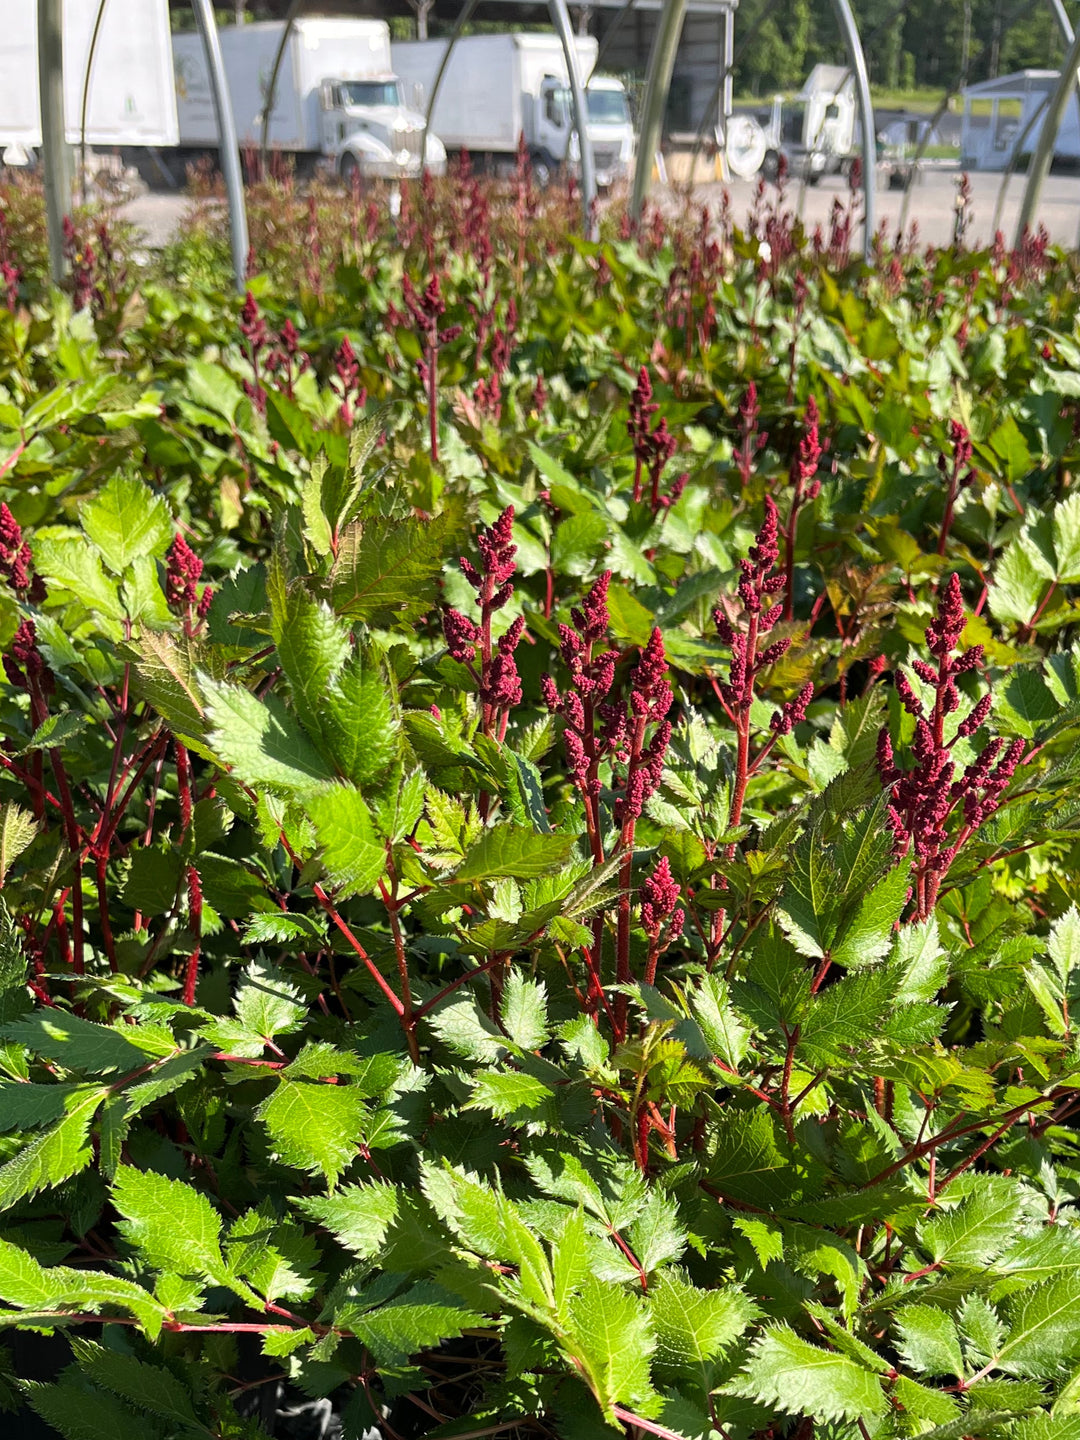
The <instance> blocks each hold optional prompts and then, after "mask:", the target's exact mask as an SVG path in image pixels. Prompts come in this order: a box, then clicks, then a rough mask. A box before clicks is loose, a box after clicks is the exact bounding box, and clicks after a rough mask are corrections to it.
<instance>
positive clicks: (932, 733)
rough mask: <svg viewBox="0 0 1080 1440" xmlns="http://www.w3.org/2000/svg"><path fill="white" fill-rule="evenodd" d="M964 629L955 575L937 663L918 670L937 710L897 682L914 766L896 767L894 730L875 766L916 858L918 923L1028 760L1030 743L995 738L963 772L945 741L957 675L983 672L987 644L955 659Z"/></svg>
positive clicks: (975, 714)
mask: <svg viewBox="0 0 1080 1440" xmlns="http://www.w3.org/2000/svg"><path fill="white" fill-rule="evenodd" d="M964 624H965V616H964V604H963V596H962V593H961V589H960V577H959V576H958V575H956V574H955V573H954V574H953V575H951V576H950V578H949V582H948V584H947V585H946V586H945V588H944V589H943V591H942V593H941V596H940V599H939V601H938V610H937V614H936V616H935V617H934V619H933V620H931V622H930V624H929V625H928V626H927V627H926V645H927V649H928V650H929V651H930V654H931V655H933V656H934V658H935V660H936V662H937V663H936V665H932V664H929V663H928V662H927V661H925V660H921V659H917V660H915V661H913V663H912V669H913V670H914V671H915V673H916V675H918V677H919V679H920V680H922V681H923V682H924V684H926V685H928V686H930V687H932V688H933V690H934V700H933V705H932V707H931V708H930V709H929V710H928V709H927V706H926V705H925V704H924V703H923V701H922V700H920V699H919V697H918V696H917V695H916V694H915V691H914V689H913V688H912V686H911V683H910V682H909V681H908V679H907V677H906V676H905V675H904V674H903V673H902V672H900V671H898V672H897V674H896V678H895V685H896V692H897V695H898V697H899V699H900V703H901V704H902V705H903V707H904V709H905V710H906V711H907V712H908V714H909V715H911V716H912V717H913V719H914V720H915V734H914V737H913V739H912V742H911V757H912V759H913V760H914V764H913V765H912V767H911V768H910V769H902V768H901V767H900V766H899V765H898V764H897V762H896V757H895V754H894V751H893V745H892V738H891V736H890V735H889V730H888V727H887V726H885V727H883V728H882V730H881V733H880V734H879V736H878V745H877V765H878V772H879V774H880V776H881V779H882V783H883V784H885V785H886V786H888V787H889V789H890V790H891V792H892V795H891V803H890V806H889V823H890V825H891V827H892V831H893V835H894V838H895V847H896V852H897V854H898V855H906V854H908V853H911V854H912V855H913V856H914V857H915V862H916V870H915V897H916V912H917V918H926V916H927V915H928V914H929V913H930V912H931V911H932V909H933V904H934V901H935V898H936V895H937V891H938V888H939V886H940V883H941V880H942V878H943V877H944V875H945V873H946V872H947V871H948V869H949V866H950V865H951V864H952V861H953V858H954V857H955V855H956V853H957V851H958V850H959V848H960V846H961V845H962V844H963V842H964V840H965V839H966V838H967V837H968V836H969V835H970V834H972V833H973V832H974V831H975V830H976V829H978V827H979V826H980V825H981V824H983V822H984V821H985V820H987V819H988V818H989V817H990V816H991V815H992V814H993V813H994V811H995V810H996V809H997V808H998V806H999V805H1000V803H1001V797H1002V795H1003V794H1004V792H1005V790H1006V788H1007V787H1008V784H1009V782H1010V780H1011V779H1012V777H1013V775H1014V773H1015V772H1016V768H1017V766H1018V765H1019V764H1020V761H1021V760H1022V759H1023V755H1024V749H1025V747H1024V742H1023V741H1022V740H1020V739H1016V740H1013V741H1012V743H1011V744H1009V745H1008V746H1006V744H1005V741H1004V740H1002V739H1001V738H1000V737H995V738H993V739H991V740H989V741H988V742H987V743H986V744H985V745H984V746H983V748H982V749H981V751H980V752H979V754H978V755H977V756H976V758H975V759H974V760H973V761H971V763H970V764H969V765H967V766H966V767H965V768H964V770H963V771H962V772H961V773H960V774H959V775H957V773H956V771H957V767H956V762H955V760H954V759H953V755H952V745H953V743H954V741H949V742H946V741H945V738H944V724H945V719H946V717H947V716H948V715H951V714H953V713H955V711H956V710H957V709H959V707H960V703H961V697H960V692H959V689H958V687H957V684H956V681H957V678H958V677H959V676H961V675H965V674H968V673H970V672H971V671H973V670H975V669H977V668H979V667H980V666H981V665H982V661H983V649H982V646H981V645H973V646H972V647H971V649H969V650H967V651H965V652H964V653H963V654H956V653H954V652H956V650H957V647H958V645H959V641H960V636H961V633H962V632H963V629H964ZM991 705H992V695H991V694H990V693H987V694H986V695H983V696H982V698H981V699H980V700H979V701H978V702H977V703H976V704H975V706H974V707H973V708H972V710H971V712H970V713H969V714H968V715H967V716H966V718H965V719H964V720H963V721H961V723H960V725H959V726H958V727H957V730H956V738H969V737H970V736H972V735H974V734H976V732H977V731H978V730H980V729H981V728H982V726H983V724H984V723H985V721H986V720H987V718H988V716H989V714H990V709H991ZM957 814H958V815H959V817H960V820H959V825H958V827H956V833H955V834H950V824H949V822H950V818H951V817H952V816H953V815H957Z"/></svg>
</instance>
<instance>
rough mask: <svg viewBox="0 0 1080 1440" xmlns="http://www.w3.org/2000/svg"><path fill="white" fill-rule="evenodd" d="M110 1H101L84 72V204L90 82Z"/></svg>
mask: <svg viewBox="0 0 1080 1440" xmlns="http://www.w3.org/2000/svg"><path fill="white" fill-rule="evenodd" d="M108 3H109V0H101V3H100V5H99V6H98V12H97V15H96V17H95V19H94V29H93V31H92V32H91V35H90V49H89V50H88V51H87V55H86V69H85V70H84V71H83V87H82V104H81V105H80V107H79V184H80V186H81V187H82V202H83V204H84V205H85V204H86V112H87V110H88V109H89V107H90V81H91V79H92V78H93V74H94V56H95V55H96V54H97V45H98V36H99V35H100V34H101V22H102V20H104V18H105V6H106V5H107V4H108Z"/></svg>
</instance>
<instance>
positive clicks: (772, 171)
mask: <svg viewBox="0 0 1080 1440" xmlns="http://www.w3.org/2000/svg"><path fill="white" fill-rule="evenodd" d="M761 173H762V175H764V177H765V179H766V180H768V181H769V183H770V184H775V182H776V180H777V178H778V177H779V174H780V155H779V152H778V151H776V150H766V151H765V159H764V160H762V162H761Z"/></svg>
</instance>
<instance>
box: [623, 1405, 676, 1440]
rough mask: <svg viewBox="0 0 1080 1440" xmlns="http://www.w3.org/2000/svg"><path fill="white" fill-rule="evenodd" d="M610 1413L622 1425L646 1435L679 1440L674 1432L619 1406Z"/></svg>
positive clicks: (663, 1439) (667, 1439) (662, 1439)
mask: <svg viewBox="0 0 1080 1440" xmlns="http://www.w3.org/2000/svg"><path fill="white" fill-rule="evenodd" d="M611 1413H612V1414H613V1415H614V1416H615V1418H616V1420H621V1421H622V1423H623V1424H624V1425H634V1426H636V1427H637V1429H638V1430H644V1431H645V1433H646V1435H658V1436H659V1437H660V1440H681V1436H679V1435H678V1434H677V1433H676V1432H675V1431H674V1430H669V1429H668V1428H667V1426H666V1425H661V1424H659V1423H658V1422H657V1421H656V1420H646V1419H645V1417H644V1416H643V1415H635V1414H634V1412H633V1411H632V1410H626V1409H624V1408H623V1406H621V1405H613V1406H612V1407H611Z"/></svg>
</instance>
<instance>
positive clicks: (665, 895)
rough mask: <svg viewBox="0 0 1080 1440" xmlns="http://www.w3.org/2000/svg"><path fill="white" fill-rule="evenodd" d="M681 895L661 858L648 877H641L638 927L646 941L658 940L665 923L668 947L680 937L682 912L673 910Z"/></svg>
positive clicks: (684, 916) (665, 860)
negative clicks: (642, 879)
mask: <svg viewBox="0 0 1080 1440" xmlns="http://www.w3.org/2000/svg"><path fill="white" fill-rule="evenodd" d="M681 893H682V892H681V890H680V889H679V885H678V882H677V881H676V879H675V877H674V876H673V875H672V873H671V866H670V864H669V863H668V858H667V856H666V855H663V856H661V858H660V859H659V860H658V861H657V864H656V868H655V869H654V870H653V872H652V874H651V875H647V876H646V877H645V880H644V882H643V884H642V886H641V890H640V891H639V897H640V900H641V928H642V929H643V930H644V931H645V934H646V935H648V937H649V939H650V940H653V941H656V940H659V938H660V932H661V930H662V929H663V926H664V921H665V920H667V921H668V922H669V923H668V927H667V943H668V944H669V945H670V944H671V943H672V941H674V940H677V939H678V938H679V936H680V935H681V934H682V931H683V925H684V924H685V921H686V912H685V911H684V910H679V909H676V906H677V905H678V903H679V896H680V895H681Z"/></svg>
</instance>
